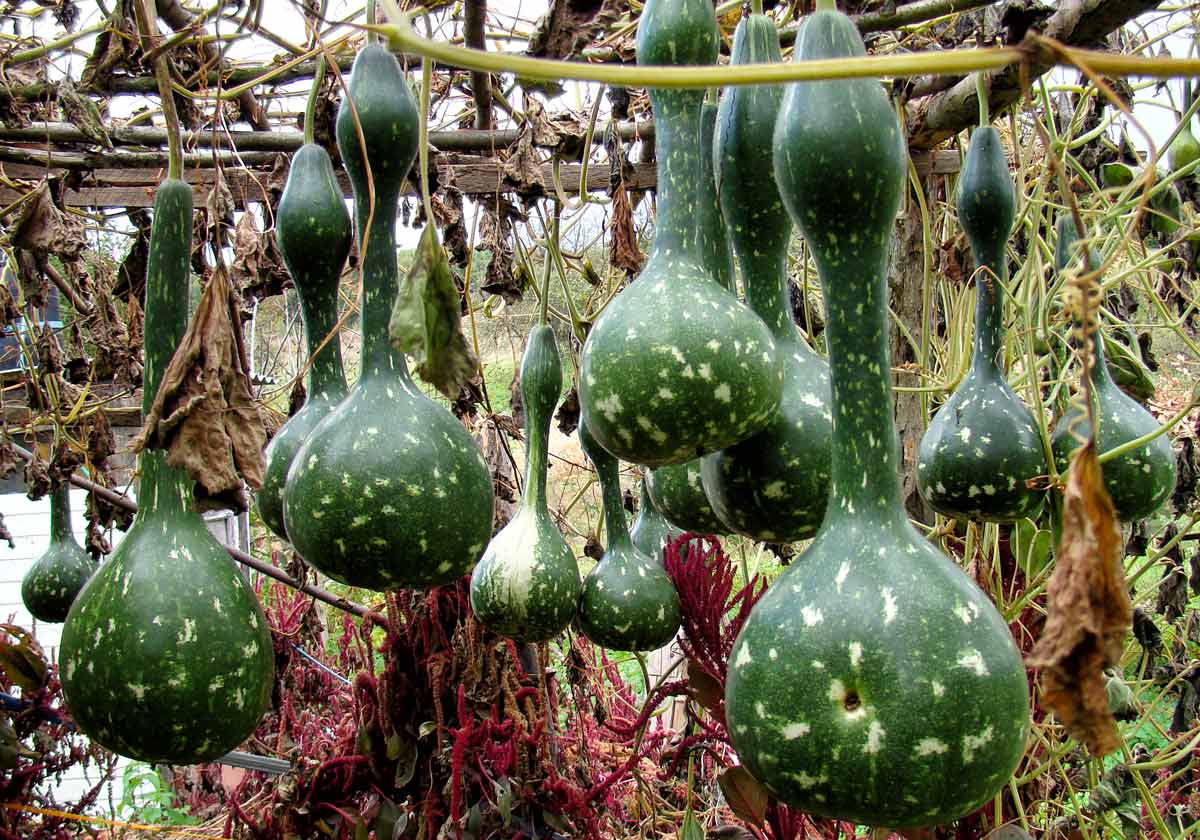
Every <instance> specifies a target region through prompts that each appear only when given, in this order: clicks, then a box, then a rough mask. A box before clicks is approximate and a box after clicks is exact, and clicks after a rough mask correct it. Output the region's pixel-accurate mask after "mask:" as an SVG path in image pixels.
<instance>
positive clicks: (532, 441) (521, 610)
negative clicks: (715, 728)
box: [471, 323, 580, 642]
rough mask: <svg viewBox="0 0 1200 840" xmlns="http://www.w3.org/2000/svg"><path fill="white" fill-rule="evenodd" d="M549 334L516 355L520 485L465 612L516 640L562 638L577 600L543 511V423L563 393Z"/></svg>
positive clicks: (533, 338)
mask: <svg viewBox="0 0 1200 840" xmlns="http://www.w3.org/2000/svg"><path fill="white" fill-rule="evenodd" d="M562 385H563V377H562V359H561V357H560V356H559V355H558V346H557V344H556V342H555V340H554V330H553V329H552V328H551V327H550V326H549V324H546V323H542V324H539V325H538V326H536V327H534V328H533V331H532V332H530V334H529V339H528V342H527V343H526V345H525V355H524V356H523V357H522V358H521V397H522V399H523V400H524V405H525V485H524V486H523V487H522V488H521V500H520V502H519V503H518V505H517V511H516V513H515V514H514V515H513V518H512V519H511V520H510V521H509V523H508V524H507V525H505V526H504V528H502V529H501V530H500V532H499V533H498V534H496V536H494V537H492V541H491V542H490V543H488V546H487V550H486V551H484V553H483V559H481V560H480V561H479V565H477V566H476V567H475V571H474V572H473V573H472V574H471V610H472V611H473V612H474V613H475V617H476V618H478V619H479V621H480V622H481V623H482V624H483V625H484V626H485V627H487V628H488V629H490V630H493V631H495V632H496V633H499V634H501V635H503V636H509V637H510V638H513V639H517V640H518V641H522V642H544V641H546V640H547V639H551V638H553V637H554V636H557V635H558V634H559V633H561V632H562V631H563V630H564V629H565V628H566V626H567V625H568V624H570V622H571V619H572V618H574V617H575V610H576V607H577V605H578V602H579V589H580V582H579V563H578V561H577V560H576V559H575V554H574V552H572V551H571V547H570V546H569V545H567V541H566V540H565V539H563V536H562V534H561V533H559V530H558V526H557V525H555V524H554V519H553V518H552V517H551V516H550V510H549V509H548V508H547V506H546V468H547V461H546V458H547V450H548V449H549V446H550V420H551V417H552V415H553V414H554V406H555V404H556V403H557V402H558V397H559V395H560V394H561V393H562Z"/></svg>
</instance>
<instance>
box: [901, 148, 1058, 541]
mask: <svg viewBox="0 0 1200 840" xmlns="http://www.w3.org/2000/svg"><path fill="white" fill-rule="evenodd" d="M957 203H958V220H959V224H961V225H962V228H963V231H964V232H965V233H966V234H967V239H968V241H969V242H970V245H971V253H972V255H973V256H974V257H975V295H976V297H975V344H974V350H973V352H972V355H971V367H970V369H969V370H968V371H967V376H966V378H965V379H963V381H962V382H961V383H960V384H959V386H958V387H957V388H956V389H955V390H954V393H953V394H951V395H950V398H949V399H948V400H946V402H945V403H943V404H942V407H941V408H940V409H938V412H937V414H935V415H934V417H933V420H932V422H930V424H929V428H927V429H926V430H925V434H924V435H923V436H922V437H921V444H920V446H919V447H918V449H917V489H918V490H919V491H920V493H921V496H922V497H923V498H924V499H925V501H926V502H928V503H929V506H930V507H932V508H933V509H934V510H936V511H938V512H939V513H943V514H945V515H947V516H954V517H958V518H962V519H980V520H984V521H987V522H1011V521H1014V520H1017V519H1023V518H1025V517H1029V516H1035V515H1036V514H1037V511H1038V510H1039V509H1040V508H1041V506H1042V503H1043V502H1044V500H1045V493H1044V492H1042V491H1039V490H1033V489H1030V487H1029V486H1028V485H1027V483H1026V482H1027V481H1029V480H1030V479H1033V478H1036V477H1037V476H1041V475H1045V474H1046V473H1047V472H1049V468H1048V467H1047V465H1046V453H1045V448H1044V447H1043V446H1042V437H1041V434H1040V433H1039V432H1038V427H1037V423H1035V422H1034V419H1033V415H1032V414H1031V413H1030V412H1029V409H1028V408H1026V407H1025V404H1024V403H1023V402H1021V400H1020V398H1019V397H1017V395H1016V394H1015V393H1013V390H1012V388H1011V387H1009V385H1008V382H1007V381H1006V380H1005V376H1004V370H1003V369H1002V367H1001V364H1002V363H1003V360H1004V286H1005V284H1006V283H1007V282H1008V257H1007V256H1006V254H1005V247H1006V245H1007V244H1008V236H1009V233H1011V231H1012V225H1013V218H1014V215H1015V213H1016V190H1015V189H1014V188H1013V182H1012V176H1010V175H1009V172H1008V159H1007V158H1006V157H1005V154H1004V145H1003V143H1002V141H1001V140H1000V133H999V132H998V131H996V129H994V128H992V127H991V126H981V127H979V128H977V129H976V130H975V133H974V134H972V136H971V143H970V145H969V146H968V148H967V156H966V159H965V160H964V161H963V168H962V172H961V173H960V174H959V176H958V197H957Z"/></svg>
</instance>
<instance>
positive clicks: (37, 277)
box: [13, 248, 50, 309]
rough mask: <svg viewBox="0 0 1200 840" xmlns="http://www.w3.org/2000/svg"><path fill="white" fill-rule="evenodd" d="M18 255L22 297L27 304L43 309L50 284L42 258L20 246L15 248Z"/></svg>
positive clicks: (18, 277)
mask: <svg viewBox="0 0 1200 840" xmlns="http://www.w3.org/2000/svg"><path fill="white" fill-rule="evenodd" d="M13 253H14V254H15V255H16V257H17V280H18V281H20V284H21V297H22V298H24V303H25V305H26V306H32V307H33V308H35V309H42V308H44V307H45V306H46V302H47V300H48V299H49V295H50V284H49V282H48V281H47V279H46V274H45V272H44V271H43V269H42V262H43V261H42V260H39V259H38V257H37V255H36V254H34V253H32V252H30V251H25V250H22V249H20V248H17V249H14V251H13Z"/></svg>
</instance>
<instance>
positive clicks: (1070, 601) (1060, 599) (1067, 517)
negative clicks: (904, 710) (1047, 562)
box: [1030, 443, 1133, 756]
mask: <svg viewBox="0 0 1200 840" xmlns="http://www.w3.org/2000/svg"><path fill="white" fill-rule="evenodd" d="M1122 556H1123V552H1122V547H1121V532H1120V529H1119V527H1118V526H1117V521H1116V515H1115V512H1114V510H1113V505H1112V500H1111V499H1110V498H1109V496H1108V493H1107V492H1106V491H1105V489H1104V480H1103V476H1102V474H1101V471H1100V464H1099V462H1098V460H1097V458H1096V450H1095V446H1094V445H1093V444H1090V443H1089V444H1088V445H1087V446H1084V447H1083V448H1082V449H1080V450H1079V451H1078V452H1076V453H1075V455H1074V457H1072V459H1071V465H1070V469H1069V470H1068V472H1067V488H1066V493H1065V496H1064V499H1063V527H1062V537H1061V539H1060V541H1059V545H1058V552H1057V555H1056V557H1057V559H1056V566H1055V570H1054V575H1053V577H1051V578H1050V584H1049V586H1048V589H1047V595H1048V601H1047V612H1048V617H1047V619H1046V627H1045V630H1044V631H1043V632H1042V638H1041V639H1040V640H1038V643H1037V646H1036V647H1035V648H1034V651H1033V653H1032V655H1031V656H1030V664H1032V665H1034V666H1035V667H1037V668H1040V669H1041V670H1042V700H1043V702H1044V704H1045V705H1046V706H1047V707H1049V708H1050V709H1051V710H1052V711H1053V712H1054V713H1055V714H1056V715H1057V716H1058V718H1059V720H1061V721H1062V722H1063V725H1065V726H1066V727H1067V731H1068V732H1069V733H1070V734H1071V736H1072V737H1074V738H1076V739H1077V740H1079V741H1081V742H1083V743H1084V744H1085V745H1086V746H1087V748H1088V750H1089V751H1090V752H1091V753H1092V754H1093V755H1097V756H1101V755H1107V754H1108V753H1110V752H1112V751H1114V750H1116V749H1117V748H1118V747H1119V746H1120V745H1121V736H1120V733H1119V732H1118V731H1117V724H1116V721H1115V720H1114V719H1113V716H1112V713H1111V712H1110V711H1109V709H1108V694H1107V692H1106V691H1105V682H1106V677H1105V674H1104V669H1105V668H1107V667H1109V666H1111V665H1115V664H1116V663H1117V661H1118V660H1119V659H1120V657H1121V650H1122V647H1123V641H1124V637H1125V633H1126V631H1127V630H1129V628H1130V626H1131V623H1132V615H1133V610H1132V606H1131V604H1130V601H1129V592H1128V590H1127V589H1126V586H1125V574H1124V569H1123V567H1122V563H1121V560H1122Z"/></svg>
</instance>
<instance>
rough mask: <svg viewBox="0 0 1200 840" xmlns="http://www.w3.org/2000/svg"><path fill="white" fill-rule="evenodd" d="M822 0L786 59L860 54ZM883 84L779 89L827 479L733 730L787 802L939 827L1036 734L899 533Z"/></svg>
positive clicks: (737, 646) (996, 778)
mask: <svg viewBox="0 0 1200 840" xmlns="http://www.w3.org/2000/svg"><path fill="white" fill-rule="evenodd" d="M832 6H833V4H832V3H831V2H829V0H818V8H817V11H816V12H815V13H814V14H813V15H811V16H810V17H809V18H808V20H807V22H806V23H805V24H804V26H803V28H802V29H801V31H800V35H799V38H798V41H797V43H796V47H795V60H797V61H803V60H809V59H839V58H844V57H849V56H861V55H864V54H865V52H866V51H865V49H864V47H863V42H862V38H861V36H860V35H859V33H858V30H857V28H856V27H855V25H854V23H853V22H852V21H851V20H850V19H849V18H848V17H846V16H845V15H843V14H841V13H839V12H837V11H836V9H834V8H832ZM905 151H906V150H905V146H904V139H903V135H902V133H901V130H900V125H899V122H898V120H897V118H896V113H895V111H894V109H893V108H892V104H891V102H890V101H889V99H888V97H887V95H886V93H885V92H884V90H883V88H882V86H881V85H880V84H879V82H878V81H877V80H874V79H846V80H836V81H819V82H805V83H798V84H795V85H792V86H790V87H789V89H788V91H787V93H786V94H785V97H784V103H783V107H782V111H781V112H780V116H779V122H778V124H777V125H776V131H775V172H776V177H777V181H778V184H779V189H780V193H781V194H782V196H783V199H784V202H785V204H786V205H787V208H788V210H789V212H790V213H791V215H792V218H793V219H794V220H795V222H796V224H797V225H798V226H799V227H800V229H801V231H802V233H803V235H804V237H805V239H806V240H807V242H808V245H809V249H810V251H811V253H812V255H813V258H814V260H815V261H816V266H817V271H818V273H819V275H820V279H821V285H822V289H823V291H824V296H825V302H826V307H827V326H826V340H827V343H828V347H829V360H830V375H831V380H832V406H833V417H834V426H833V428H834V433H833V462H832V469H833V480H832V485H831V489H830V502H829V509H828V511H827V512H826V514H825V519H824V521H823V522H822V524H821V527H820V529H819V530H818V532H817V535H816V538H815V539H814V541H813V542H812V544H811V545H810V547H809V548H808V550H807V551H806V552H805V553H804V555H803V556H802V557H801V558H799V559H798V560H797V561H796V562H795V563H793V564H792V565H791V566H789V567H788V568H786V569H785V570H784V571H783V573H782V574H781V575H780V576H779V577H778V578H777V579H776V580H775V582H774V583H773V584H772V585H771V588H770V589H769V590H768V591H767V593H766V595H765V596H764V597H763V599H762V600H761V601H760V602H759V603H758V604H757V605H756V606H755V608H754V610H753V612H752V613H751V615H750V617H749V618H748V620H747V622H746V625H745V627H744V628H743V629H742V631H741V633H740V634H739V635H738V638H737V640H736V642H735V643H734V646H733V649H732V651H731V654H730V659H729V662H730V667H729V672H728V678H727V683H726V693H725V703H726V716H727V719H728V724H729V730H730V734H731V736H732V740H733V744H734V747H735V748H736V749H737V752H738V755H739V757H740V758H741V760H742V762H743V764H744V765H745V766H746V767H747V768H748V769H749V770H750V772H751V773H752V774H753V775H754V776H755V777H757V778H758V779H759V780H760V781H761V782H762V783H763V784H764V785H765V786H766V787H767V788H768V789H769V790H770V791H771V792H773V793H774V794H775V795H776V796H778V797H779V798H780V799H781V800H783V801H785V802H787V803H789V804H791V805H794V806H797V807H799V808H802V809H804V810H806V811H809V812H811V813H815V814H819V815H822V816H827V817H833V818H837V819H842V820H849V821H853V822H859V823H866V824H869V825H883V826H892V827H896V826H917V825H927V824H933V823H942V822H946V821H948V820H952V819H954V818H956V817H959V816H962V815H963V814H966V813H969V812H970V811H972V810H974V809H975V808H977V807H979V805H980V804H982V803H983V802H985V801H987V800H989V799H990V798H991V797H992V796H993V795H994V794H995V793H996V791H998V790H999V789H1000V788H1001V787H1002V786H1003V784H1004V783H1005V781H1006V780H1007V779H1008V777H1009V775H1010V774H1011V773H1012V771H1013V770H1014V768H1015V767H1016V765H1017V762H1018V760H1019V759H1020V757H1021V754H1022V752H1023V750H1024V743H1025V738H1026V736H1027V734H1028V731H1029V705H1028V697H1027V690H1026V681H1025V670H1024V668H1023V666H1022V664H1021V658H1020V655H1019V654H1018V652H1017V649H1016V646H1015V645H1014V644H1013V641H1012V638H1011V636H1010V634H1009V632H1008V628H1007V626H1006V625H1005V623H1004V620H1003V619H1002V618H1001V617H1000V614H999V613H998V612H997V611H996V609H995V607H994V606H993V604H992V602H991V601H990V600H989V599H988V598H987V596H986V595H984V593H983V592H982V591H980V589H979V588H978V587H977V586H976V585H975V584H974V583H973V582H972V581H971V580H970V579H969V578H967V576H966V575H965V574H963V572H962V570H961V569H959V568H958V567H957V566H956V565H955V564H954V563H953V562H951V561H950V559H949V558H947V557H946V556H945V555H943V554H942V553H941V552H940V551H938V550H937V549H936V548H935V547H934V546H933V545H932V544H931V543H929V542H928V541H927V540H925V539H923V538H922V537H921V535H920V534H919V533H918V532H917V531H916V529H915V528H913V527H912V525H911V524H910V523H909V522H908V519H907V518H906V516H905V512H904V508H903V506H902V503H901V499H900V480H899V472H900V461H899V455H898V443H897V439H896V432H895V427H894V425H893V423H892V389H891V379H890V366H889V359H888V313H887V299H888V298H887V295H888V292H887V278H886V271H887V252H888V240H889V234H890V232H891V229H892V225H893V222H894V218H895V214H896V210H897V208H898V206H899V201H900V197H901V190H902V188H903V185H904V181H905V174H906V169H907V158H906V153H905Z"/></svg>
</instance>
